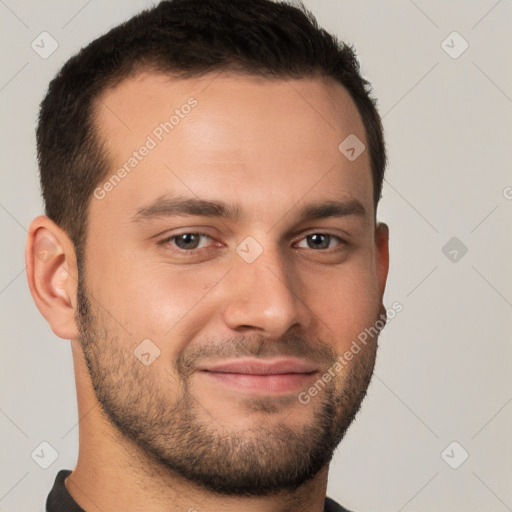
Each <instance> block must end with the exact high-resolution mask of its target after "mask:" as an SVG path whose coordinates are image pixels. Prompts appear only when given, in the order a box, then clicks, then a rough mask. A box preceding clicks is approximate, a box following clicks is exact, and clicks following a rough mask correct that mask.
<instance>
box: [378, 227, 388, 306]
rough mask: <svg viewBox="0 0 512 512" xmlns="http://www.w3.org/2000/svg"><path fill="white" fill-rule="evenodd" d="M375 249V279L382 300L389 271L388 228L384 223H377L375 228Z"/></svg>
mask: <svg viewBox="0 0 512 512" xmlns="http://www.w3.org/2000/svg"><path fill="white" fill-rule="evenodd" d="M375 247H376V249H377V254H376V264H377V268H376V271H377V279H378V281H379V293H380V298H381V300H382V297H383V296H384V290H385V289H386V281H387V279H388V271H389V228H388V226H387V224H384V222H379V223H377V225H376V227H375Z"/></svg>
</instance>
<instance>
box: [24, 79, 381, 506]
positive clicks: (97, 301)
mask: <svg viewBox="0 0 512 512" xmlns="http://www.w3.org/2000/svg"><path fill="white" fill-rule="evenodd" d="M190 97H194V98H195V99H196V100H197V106H196V107H194V108H193V109H192V110H191V112H190V113H189V114H188V115H186V116H184V118H183V119H181V118H180V122H179V124H178V125H177V126H176V127H175V128H174V129H173V130H172V132H170V133H169V134H166V135H165V136H164V138H163V140H162V141H160V142H158V144H157V146H156V147H155V148H154V149H152V150H151V151H150V153H149V154H148V155H147V156H146V157H145V158H144V159H142V160H141V161H140V162H139V163H138V164H137V166H136V167H135V168H134V169H133V170H132V171H131V172H130V173H129V174H128V175H127V176H126V177H125V178H124V179H123V180H122V181H121V182H120V183H119V184H117V185H116V186H115V187H114V188H113V189H112V190H111V191H110V192H108V193H107V194H106V195H105V197H104V198H103V199H96V198H94V197H93V198H92V199H91V202H90V205H89V211H88V215H89V228H88V229H89V231H88V234H87V240H86V245H85V250H84V258H85V262H84V263H85V267H84V268H83V269H82V270H83V272H82V273H81V274H80V276H79V272H78V265H77V259H76V254H75V251H74V247H73V244H72V242H71V241H70V239H69V237H68V236H67V234H66V233H65V232H64V231H62V230H61V229H60V228H59V226H57V225H56V224H55V223H54V222H52V221H51V220H50V219H48V218H47V217H45V216H40V217H37V218H36V219H34V220H33V221H32V223H31V225H30V228H29V235H28V239H27V248H26V261H27V276H28V282H29V287H30V291H31V293H32V296H33V298H34V301H35V303H36V305H37V307H38V308H39V310H40V311H41V313H42V314H43V316H44V317H45V318H46V319H47V321H48V322H49V324H50V326H51V328H52V330H53V332H54V333H55V334H56V335H57V336H59V337H61V338H63V339H67V340H71V346H72V352H73V360H74V370H75V378H76V388H77V399H78V411H79V417H80V422H79V442H80V444H79V446H80V448H79V456H78V462H77V466H76V468H75V469H74V471H73V472H72V474H71V475H70V476H69V477H68V478H67V480H66V487H67V488H68V490H69V492H70V493H71V495H72V496H73V498H74V499H75V501H77V503H78V504H79V505H80V506H81V507H82V508H84V509H86V510H87V511H102V512H109V511H114V510H126V511H142V510H151V511H155V512H159V511H164V510H165V511H178V510H193V509H196V510H197V511H199V512H202V511H218V510H221V509H222V510H225V511H231V510H246V511H268V512H270V511H273V512H274V511H275V512H277V511H283V512H284V511H287V510H294V511H302V510H303V511H316V512H320V511H322V510H323V503H324V499H325V494H326V488H327V477H328V468H329V460H330V458H331V456H332V453H333V451H334V448H335V447H336V445H337V444H338V443H339V441H340V440H341V438H342V437H343V434H344V432H345V430H346V428H347V427H348V425H349V424H350V422H351V421H352V419H353V417H354V415H355V414H356V412H357V410H358V408H359V406H360V403H361V401H362V399H363V397H364V395H365V392H366V389H367V386H368V384H369V380H370V377H371V374H372V371H373V365H374V361H375V353H376V349H377V338H376V337H374V338H373V339H370V340H369V342H368V343H367V345H366V346H365V347H363V350H361V352H359V353H358V354H357V355H356V356H354V358H353V359H352V360H351V361H347V364H346V366H345V367H344V368H343V370H342V371H340V372H337V374H336V377H335V378H333V379H332V380H330V382H329V383H328V384H327V385H326V386H325V389H323V390H322V391H320V392H319V393H318V395H317V396H315V397H312V398H311V401H310V402H309V403H308V404H303V403H301V402H300V401H299V400H298V399H297V396H298V393H299V392H300V391H307V390H308V388H309V387H310V386H311V385H312V384H313V383H314V382H315V381H316V380H317V379H318V378H319V376H321V375H322V374H323V373H324V372H325V371H326V370H327V369H328V368H329V367H332V364H333V363H334V361H335V360H336V357H337V356H338V355H340V354H343V353H344V352H345V351H346V350H348V349H349V347H350V345H351V343H352V341H353V340H355V339H356V338H357V335H358V334H359V333H361V332H362V331H364V329H365V328H367V327H370V326H372V325H374V323H375V321H376V320H377V319H378V315H379V313H382V309H383V305H382V298H383V294H384V290H385V285H386V279H387V274H388V265H389V256H388V228H387V226H386V225H385V224H384V223H376V221H375V211H374V206H373V184H372V177H371V171H370V159H369V154H368V151H367V150H366V151H364V152H363V153H362V154H361V155H360V156H359V157H358V158H357V159H356V160H354V161H353V162H351V161H349V160H348V159H347V158H345V156H344V155H343V154H342V153H341V152H340V151H339V150H338V145H339V144H340V143H341V142H342V141H343V140H344V139H345V138H346V137H347V136H348V135H349V134H356V135H357V137H358V138H359V139H360V140H362V141H363V142H364V143H365V144H366V145H367V142H366V137H365V132H364V127H363V124H362V120H361V118H360V115H359V113H358V111H357V108H356V106H355V104H354V102H353V101H352V99H351V98H350V96H349V95H348V93H347V91H346V90H345V89H344V88H343V87H342V86H341V85H339V84H337V83H334V82H332V81H330V80H325V79H320V78H308V79H301V80H291V81H285V80H272V81H271V80H265V79H261V78H253V77H242V76H236V75H231V74H228V73H222V74H220V75H206V76H203V77H201V78H194V79H187V80H183V79H176V78H172V77H170V76H167V75H164V74H160V73H156V72H140V73H138V74H137V75H135V76H132V77H130V78H128V79H126V80H124V81H123V82H121V83H120V84H118V85H117V86H116V87H115V88H114V89H111V90H108V91H106V92H105V93H104V94H103V96H102V98H101V102H99V103H98V109H97V127H98V129H99V130H100V135H101V137H102V139H103V140H104V141H106V142H107V145H108V151H109V155H110V160H111V161H110V172H109V173H108V175H107V179H108V178H109V177H110V176H111V175H112V174H113V173H114V172H115V171H116V170H117V169H119V168H120V167H122V165H123V164H124V163H125V162H126V161H127V159H128V158H129V157H130V156H131V154H132V152H133V151H134V150H137V149H138V148H140V147H141V145H142V144H144V142H145V140H146V138H147V136H148V135H149V134H151V133H152V132H153V130H154V129H155V127H156V126H158V125H159V123H161V122H163V121H165V120H167V119H168V118H169V116H170V115H171V114H172V113H173V111H174V109H176V108H180V106H181V105H183V104H185V103H186V102H187V100H188V99H189V98H190ZM100 185H101V184H100ZM176 194H180V195H181V196H186V197H193V198H201V199H207V200H223V201H226V202H231V203H236V204H238V206H239V207H240V209H241V210H242V211H243V213H244V215H245V217H244V218H243V219H240V220H238V221H235V220H230V219H222V218H218V217H205V216H190V215H182V216H160V217H157V218H151V219H146V220H142V221H138V222H133V221H132V218H133V216H134V214H136V212H137V211H139V210H140V209H141V208H143V207H145V206H147V205H149V204H151V203H152V202H153V201H154V200H155V199H157V198H160V197H162V196H164V195H168V196H172V195H176ZM340 199H342V200H347V199H355V200H357V201H359V202H360V203H361V205H363V207H364V209H365V214H364V215H355V214H354V215H346V216H343V217H336V218H335V217H332V218H323V219H317V220H311V221H307V222H299V220H298V214H299V210H300V208H302V207H303V206H304V205H306V204H309V203H311V202H314V201H324V200H340ZM197 232H204V233H206V234H207V235H208V236H207V237H203V238H201V239H200V242H198V244H197V248H194V247H195V246H194V245H193V243H191V242H190V241H188V246H187V245H176V238H174V239H169V237H171V236H175V237H176V236H177V235H178V234H184V233H197ZM315 233H316V234H322V233H324V234H329V235H332V237H331V238H329V237H326V238H325V237H324V238H320V239H316V240H320V242H319V241H316V244H319V243H320V245H321V244H322V243H323V242H325V244H326V245H325V246H321V248H318V247H317V245H316V244H315V243H312V242H311V238H308V235H312V234H315ZM249 236H250V237H252V238H253V239H254V240H256V241H257V243H258V244H259V246H260V247H261V249H262V252H261V254H260V255H259V256H258V257H257V258H256V259H255V260H254V261H253V262H252V263H248V262H247V261H245V260H244V259H243V258H242V257H241V256H240V255H239V254H238V253H237V251H236V248H237V247H238V246H239V245H240V244H241V242H243V241H244V240H245V239H246V238H247V237H249ZM336 237H340V238H339V239H338V238H336ZM166 239H169V240H167V241H166V242H165V240H166ZM196 240H197V239H196ZM341 240H343V241H344V242H342V241H341ZM42 243H46V244H49V247H51V250H50V251H49V253H48V254H46V255H45V257H44V258H41V257H38V254H39V252H38V250H40V248H41V244H42ZM183 247H185V248H187V247H190V248H191V249H188V251H189V252H190V253H191V254H189V255H183V254H178V251H179V249H180V248H183ZM242 247H243V245H242ZM324 247H327V248H324ZM336 249H339V250H336ZM182 250H183V249H182ZM145 339H149V340H151V343H153V346H157V347H158V349H159V351H160V355H159V357H158V358H157V359H155V361H154V362H152V363H151V364H150V365H148V366H146V365H144V364H142V363H141V362H140V361H139V359H137V358H136V357H135V355H134V350H135V349H136V348H137V347H138V346H139V345H140V343H141V341H142V340H145ZM281 355H285V356H293V357H298V358H302V359H308V360H309V361H311V362H312V363H314V365H315V368H316V369H317V370H318V371H317V373H316V374H314V375H313V376H311V378H310V380H308V381H307V382H306V381H304V383H303V384H301V386H300V387H299V388H297V389H294V390H293V391H291V392H290V391H288V392H282V393H261V392H254V391H251V390H247V389H246V390H241V389H240V388H236V387H233V386H229V385H226V384H225V383H222V382H218V381H215V380H213V379H211V378H210V377H209V376H208V375H206V374H205V373H204V372H201V371H200V367H201V365H203V364H206V363H212V362H217V361H220V360H222V359H226V358H236V357H242V356H252V357H258V358H262V359H264V358H270V357H277V356H281ZM315 457H316V459H315ZM312 461H313V462H312ZM310 462H311V463H312V465H313V466H315V464H316V466H315V467H314V468H313V469H311V467H310V469H309V472H308V471H307V470H306V468H307V467H309V466H310ZM296 468H299V469H297V472H298V475H295V476H294V477H292V476H290V472H291V470H295V469H296ZM215 477H217V478H216V479H215ZM208 478H210V480H208ZM206 481H209V482H210V483H209V484H206V483H205V482H206ZM223 482H224V483H226V482H228V484H227V485H225V487H224V488H223V487H222V485H223ZM258 482H259V483H258ZM272 482H273V483H272ZM244 486H245V487H244Z"/></svg>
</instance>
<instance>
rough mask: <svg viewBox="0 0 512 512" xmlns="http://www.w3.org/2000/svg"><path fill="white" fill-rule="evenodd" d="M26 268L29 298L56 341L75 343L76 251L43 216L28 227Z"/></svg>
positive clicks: (61, 231)
mask: <svg viewBox="0 0 512 512" xmlns="http://www.w3.org/2000/svg"><path fill="white" fill-rule="evenodd" d="M25 264H26V267H27V268H26V271H27V280H28V286H29V288H30V293H31V294H32V298H33V299H34V302H35V303H36V306H37V308H38V309H39V311H40V312H41V314H42V315H43V316H44V317H45V318H46V320H47V321H48V323H49V324H50V327H51V328H52V331H53V332H54V333H55V334H56V335H57V336H59V338H63V339H67V340H73V339H77V337H78V328H77V325H76V322H75V310H76V296H77V294H76V291H77V285H78V268H77V263H76V254H75V248H74V245H73V242H72V241H71V239H70V238H69V237H68V235H67V234H66V233H65V232H64V231H63V230H62V229H61V228H60V227H59V226H58V225H57V224H55V222H53V221H52V220H51V219H49V218H48V217H46V216H44V215H41V216H39V217H36V218H35V219H34V220H33V221H32V222H31V224H30V226H29V230H28V236H27V243H26V246H25Z"/></svg>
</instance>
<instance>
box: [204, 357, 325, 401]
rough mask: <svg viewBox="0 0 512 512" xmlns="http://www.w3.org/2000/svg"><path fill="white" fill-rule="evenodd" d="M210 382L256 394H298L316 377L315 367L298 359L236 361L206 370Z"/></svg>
mask: <svg viewBox="0 0 512 512" xmlns="http://www.w3.org/2000/svg"><path fill="white" fill-rule="evenodd" d="M200 373H201V374H202V375H204V376H205V377H206V378H208V380H209V381H213V382H216V383H218V384H221V385H226V386H229V387H231V388H235V389H236V390H238V391H244V392H252V393H256V394H278V393H280V394H282V393H291V392H296V391H297V390H298V389H300V388H303V387H304V386H306V385H308V383H309V382H310V381H311V379H312V378H313V376H314V375H316V374H317V368H316V366H315V365H314V364H313V363H311V362H308V361H301V360H298V359H276V360H261V359H259V360H258V359H240V358H238V359H236V360H230V361H223V362H221V363H218V364H213V365H209V366H208V367H203V368H202V369H201V372H200Z"/></svg>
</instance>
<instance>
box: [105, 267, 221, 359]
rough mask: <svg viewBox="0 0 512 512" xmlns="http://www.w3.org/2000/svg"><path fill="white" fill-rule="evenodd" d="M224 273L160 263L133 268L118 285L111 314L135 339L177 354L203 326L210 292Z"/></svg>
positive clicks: (212, 268) (213, 268)
mask: <svg viewBox="0 0 512 512" xmlns="http://www.w3.org/2000/svg"><path fill="white" fill-rule="evenodd" d="M135 268H137V270H135ZM224 273H225V270H224V271H223V269H218V268H217V267H213V266H211V267H209V268H208V269H206V268H205V269H204V270H202V271H200V270H197V269H196V270H194V269H192V267H191V268H186V266H185V265H182V266H179V267H177V268H173V267H171V266H170V265H164V264H161V263H157V264H151V263H149V264H145V265H143V266H137V267H133V270H132V271H130V272H124V273H123V274H122V277H121V278H120V279H119V281H118V285H117V286H116V299H115V305H112V312H113V310H114V309H115V311H116V313H117V315H118V320H119V321H120V322H121V321H122V322H123V325H124V326H125V327H126V329H127V330H128V331H129V332H130V333H131V334H132V335H133V337H135V338H136V339H145V338H149V339H151V340H152V341H154V342H155V343H156V344H157V345H158V346H159V347H160V348H161V349H162V350H164V347H170V348H171V349H173V350H174V349H176V350H179V349H180V348H182V347H180V346H179V344H180V343H186V340H187V339H188V340H190V339H192V338H193V337H194V335H195V333H196V332H199V331H200V330H201V328H202V326H204V325H205V324H206V322H207V318H208V315H209V313H208V312H209V308H208V305H209V304H210V302H211V299H210V294H211V290H212V289H213V288H214V286H215V283H216V282H217V281H218V280H219V279H220V278H221V277H222V275H223V274H224ZM109 286H112V283H110V285H109ZM210 314H211V312H210ZM185 330H186V333H185V332H184V331H185ZM169 340H172V343H171V344H170V343H169Z"/></svg>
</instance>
